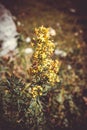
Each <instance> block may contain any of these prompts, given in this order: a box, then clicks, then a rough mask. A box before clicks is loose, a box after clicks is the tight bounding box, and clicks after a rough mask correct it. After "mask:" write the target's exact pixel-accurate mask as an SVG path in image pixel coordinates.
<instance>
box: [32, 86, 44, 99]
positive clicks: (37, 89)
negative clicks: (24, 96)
mask: <svg viewBox="0 0 87 130" xmlns="http://www.w3.org/2000/svg"><path fill="white" fill-rule="evenodd" d="M42 93H43V88H42V87H41V86H34V87H33V88H32V89H31V94H32V96H33V98H35V97H37V96H41V95H42Z"/></svg>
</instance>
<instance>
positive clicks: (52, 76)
mask: <svg viewBox="0 0 87 130" xmlns="http://www.w3.org/2000/svg"><path fill="white" fill-rule="evenodd" d="M35 34H36V38H35V39H33V40H34V41H33V43H32V46H33V48H34V53H33V56H32V66H31V68H30V77H31V79H30V80H31V81H32V83H33V84H36V85H41V86H42V87H43V86H44V85H45V84H47V85H49V86H55V84H56V83H58V82H60V79H59V75H58V72H59V68H60V62H59V61H58V60H53V59H52V56H53V52H54V49H55V44H54V43H53V42H52V40H50V33H49V29H48V28H45V27H43V26H42V27H39V28H36V29H35ZM41 86H35V87H33V88H32V95H33V97H37V95H41V94H42V90H43V89H42V87H41Z"/></svg>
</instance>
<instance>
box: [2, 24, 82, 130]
mask: <svg viewBox="0 0 87 130" xmlns="http://www.w3.org/2000/svg"><path fill="white" fill-rule="evenodd" d="M35 34H36V35H35V38H33V41H32V43H31V45H32V47H33V49H34V53H33V56H32V59H31V63H32V65H31V67H30V68H29V69H28V74H29V80H28V82H24V81H22V80H21V79H19V78H17V76H15V75H14V74H13V75H10V74H7V75H6V77H7V78H6V79H5V80H4V81H0V90H1V91H0V97H1V100H0V104H1V106H2V107H1V109H0V111H2V114H1V115H0V116H1V118H6V119H7V120H9V121H12V120H13V121H14V122H15V123H18V124H21V125H26V126H27V127H29V129H32V130H34V129H38V130H44V129H49V128H54V129H55V127H72V126H73V125H74V124H76V123H78V122H79V121H80V122H81V120H80V116H81V114H83V111H82V108H81V107H80V105H79V104H78V103H77V100H76V99H77V98H78V99H79V96H78V94H77V95H75V96H76V98H75V97H74V94H73V93H71V91H69V90H70V89H67V88H66V87H65V86H63V85H62V83H61V78H60V76H59V75H60V71H59V70H60V65H61V62H60V61H58V60H55V59H53V58H54V57H53V53H54V49H55V44H54V43H53V41H52V39H51V36H50V33H49V29H48V28H45V27H43V26H41V27H39V28H36V29H35ZM61 71H62V70H61ZM25 78H26V77H25ZM62 82H63V81H62ZM3 86H4V87H3ZM69 87H70V86H69ZM2 88H3V89H2ZM80 96H81V95H80ZM81 103H83V102H82V100H81ZM77 104H78V105H79V107H78V105H77Z"/></svg>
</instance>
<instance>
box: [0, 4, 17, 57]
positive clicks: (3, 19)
mask: <svg viewBox="0 0 87 130" xmlns="http://www.w3.org/2000/svg"><path fill="white" fill-rule="evenodd" d="M17 35H18V33H17V30H16V25H15V22H14V20H13V16H12V14H11V12H10V11H9V10H8V9H6V8H5V7H4V5H2V4H0V47H1V48H0V56H3V55H6V54H7V53H8V52H9V51H14V50H15V48H16V46H17V37H16V36H17Z"/></svg>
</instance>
